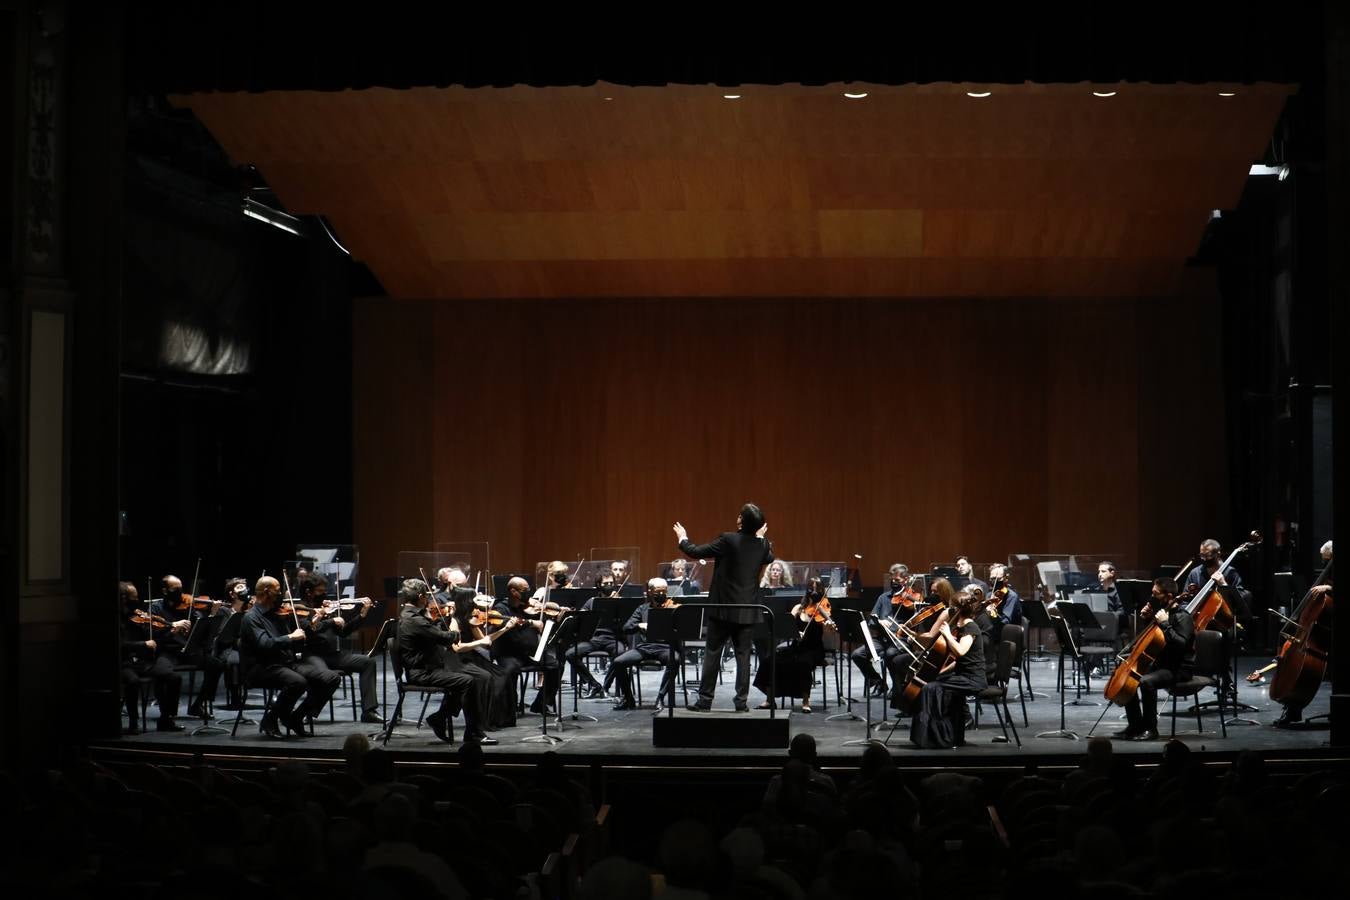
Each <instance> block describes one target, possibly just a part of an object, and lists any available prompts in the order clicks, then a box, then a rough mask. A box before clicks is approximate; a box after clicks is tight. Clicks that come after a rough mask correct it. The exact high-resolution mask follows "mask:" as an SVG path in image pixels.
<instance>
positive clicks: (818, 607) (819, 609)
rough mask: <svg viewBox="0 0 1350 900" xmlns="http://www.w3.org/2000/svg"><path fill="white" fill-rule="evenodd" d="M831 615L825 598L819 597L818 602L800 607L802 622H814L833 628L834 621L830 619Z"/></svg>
mask: <svg viewBox="0 0 1350 900" xmlns="http://www.w3.org/2000/svg"><path fill="white" fill-rule="evenodd" d="M832 615H833V610H831V609H830V601H829V599H828V598H826V597H821V598H820V599H819V600H815V601H812V602H811V603H808V604H806V605H805V606H803V607H802V611H801V613H800V616H801V619H802V621H803V622H815V623H817V624H819V625H828V626H830V627H831V628H833V627H834V619H833V618H832Z"/></svg>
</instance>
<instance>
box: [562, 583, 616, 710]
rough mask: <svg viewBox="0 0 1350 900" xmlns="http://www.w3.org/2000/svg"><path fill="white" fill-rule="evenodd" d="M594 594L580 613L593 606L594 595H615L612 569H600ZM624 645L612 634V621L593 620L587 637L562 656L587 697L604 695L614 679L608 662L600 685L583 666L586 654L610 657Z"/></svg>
mask: <svg viewBox="0 0 1350 900" xmlns="http://www.w3.org/2000/svg"><path fill="white" fill-rule="evenodd" d="M595 590H596V594H595V596H593V597H591V598H590V599H589V600H587V601H586V602H585V603H583V604H582V605H581V609H582V611H584V612H589V611H591V610H592V609H594V608H595V601H596V599H597V598H606V599H608V598H611V597H617V596H619V585H618V583H617V582H615V581H614V574H613V573H612V572H603V573H601V574H600V576H599V577H598V578H597V579H596V585H595ZM623 650H624V648H623V647H621V646H620V645H619V638H618V636H617V635H615V634H614V623H613V622H608V621H600V622H596V623H595V630H594V631H593V632H591V636H590V638H589V639H587V640H584V641H581V642H579V643H577V645H576V646H574V647H568V648H567V650H566V652H565V653H564V654H563V656H564V657H565V658H566V659H567V661H568V662H570V663H571V664H572V674H573V675H574V676H576V677H577V678H578V679H579V680H580V681H581V682H582V683H583V684H584V685H585V686H586V695H585V696H586V698H587V699H591V700H594V699H599V698H602V697H604V696H605V695H606V692H607V689H608V687H609V685H610V684H612V683H613V682H614V674H615V673H614V668H613V666H612V665H611V667H610V670H609V672H608V673H607V674H606V675H605V684H604V685H601V684H600V682H599V681H597V680H596V678H595V676H594V675H593V674H591V670H590V669H589V668H587V667H586V665H585V660H586V657H588V656H592V655H595V654H598V653H603V654H604V655H605V656H608V657H609V658H610V659H611V660H613V659H614V657H616V656H618V655H619V654H620V653H621V652H623Z"/></svg>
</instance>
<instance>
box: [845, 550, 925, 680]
mask: <svg viewBox="0 0 1350 900" xmlns="http://www.w3.org/2000/svg"><path fill="white" fill-rule="evenodd" d="M887 575H888V582H887V586H886V589H885V590H883V591H882V592H881V595H880V596H879V597H877V602H876V605H875V606H873V607H872V615H871V617H870V618H869V620H868V627H869V628H871V629H872V642H873V643H874V644H876V647H877V651H878V652H879V653H880V654H881V661H882V663H884V664H888V663H889V662H890V660H891V659H893V658H894V657H895V655H896V654H898V653H899V652H900V650H899V649H898V648H897V647H896V646H895V645H894V644H892V643H891V641H890V640H889V639H888V638H887V637H886V635H885V634H883V633H882V629H881V625H879V624H877V623H879V622H883V621H885V620H886V619H888V618H891V619H894V620H895V621H897V622H906V621H908V620H909V618H910V616H912V615H914V605H915V603H917V602H920V601H921V600H922V599H923V597H922V595H920V594H919V592H918V591H917V590H915V589H914V588H913V587H911V583H912V582H911V579H910V574H909V566H907V565H905V564H904V563H895V564H894V565H892V566H891V567H890V569H888V570H887ZM848 656H849V659H851V660H853V664H854V665H855V666H857V667H858V671H859V672H862V674H863V690H864V691H866V692H867V693H869V694H871V695H873V696H875V697H880V696H881V694H882V686H881V676H880V675H878V674H877V670H876V668H875V667H873V665H872V654H871V652H869V651H868V649H867V644H866V643H863V644H862V645H861V646H858V647H854V648H853V652H851V653H849V655H848Z"/></svg>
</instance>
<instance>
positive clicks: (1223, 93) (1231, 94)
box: [1219, 91, 1237, 97]
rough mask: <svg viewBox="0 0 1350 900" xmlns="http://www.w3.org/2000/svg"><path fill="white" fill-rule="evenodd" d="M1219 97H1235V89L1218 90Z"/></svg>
mask: <svg viewBox="0 0 1350 900" xmlns="http://www.w3.org/2000/svg"><path fill="white" fill-rule="evenodd" d="M1219 96H1220V97H1236V96H1237V91H1219Z"/></svg>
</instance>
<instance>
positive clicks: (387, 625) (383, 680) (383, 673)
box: [225, 618, 426, 743]
mask: <svg viewBox="0 0 1350 900" xmlns="http://www.w3.org/2000/svg"><path fill="white" fill-rule="evenodd" d="M397 621H398V619H394V618H386V619H385V620H384V621H383V622H382V623H381V624H380V630H379V631H378V632H377V633H376V634H375V640H374V642H373V643H372V644H371V645H370V649H369V650H367V651H366V656H374V655H375V654H376V653H379V654H380V716H381V718H383V719H385V720H386V722H385V726H384V727H383V728H381V729H380V730H379V731H371V732H367V734H366V737H369V738H372V739H373V738H377V737H380V736H381V735H383V734H384V733H385V730H386V729H388V731H389V736H390V737H411V735H405V734H395V733H394V726H395V725H397V724H398V723H397V722H392V723H391V722H389V721H388V719H389V654H388V653H387V652H386V651H387V650H388V649H389V647H388V645H389V636H390V635H392V634H393V633H394V623H395V622H397ZM225 627H226V628H228V627H229V623H228V622H226V623H225ZM425 709H426V707H425V705H424V706H423V710H424V711H425ZM385 743H388V741H387V740H386V741H385Z"/></svg>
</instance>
